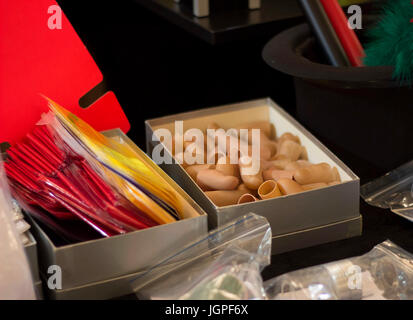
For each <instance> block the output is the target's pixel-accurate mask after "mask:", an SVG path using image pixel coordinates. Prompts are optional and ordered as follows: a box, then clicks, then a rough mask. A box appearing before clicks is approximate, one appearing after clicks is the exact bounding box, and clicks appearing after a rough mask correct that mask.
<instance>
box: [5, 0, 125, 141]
mask: <svg viewBox="0 0 413 320" xmlns="http://www.w3.org/2000/svg"><path fill="white" fill-rule="evenodd" d="M53 6H57V3H56V1H52V0H36V1H33V0H19V1H14V0H13V1H10V0H0V120H1V124H0V143H2V142H9V143H11V144H14V143H15V142H17V141H19V140H20V139H22V138H23V137H24V136H25V135H26V134H27V133H28V132H30V131H31V130H32V129H33V127H34V125H35V123H36V122H37V121H38V120H39V119H40V115H41V113H42V112H45V111H47V110H48V108H47V102H46V100H45V99H44V98H43V97H42V96H41V94H43V95H45V96H47V97H49V98H51V99H53V100H55V101H57V102H58V103H59V104H61V105H62V106H65V108H67V109H68V110H70V111H71V112H73V113H74V114H76V115H78V116H79V117H81V118H82V119H84V120H85V121H86V122H88V123H89V124H91V125H92V126H93V127H94V128H95V129H96V130H108V129H113V128H121V129H122V130H123V131H124V132H127V131H128V130H129V129H130V125H129V122H128V119H127V118H126V116H125V114H124V112H123V110H122V107H121V106H120V104H119V102H118V101H117V99H116V96H115V95H114V93H113V92H107V93H106V94H104V95H103V96H102V97H100V98H99V99H98V100H97V101H96V102H95V103H93V104H92V105H91V106H89V107H87V108H85V109H83V108H81V107H80V106H79V99H80V98H81V97H82V96H84V95H85V94H86V93H87V92H89V91H90V90H91V89H92V88H94V87H95V86H96V85H98V84H99V83H100V82H101V81H102V80H103V76H102V74H101V72H100V70H99V68H98V66H97V65H96V63H95V62H94V61H93V59H92V57H91V56H90V54H89V52H88V50H87V49H86V47H85V46H84V44H83V43H82V41H81V40H80V38H79V37H78V35H77V34H76V32H75V30H74V29H73V27H72V26H71V24H70V22H69V20H68V19H67V18H66V16H65V15H64V14H63V13H62V14H61V17H62V20H61V21H62V25H61V27H62V28H61V29H50V28H49V24H48V23H49V19H51V18H53V17H52V16H53V15H54V14H55V13H54V12H53V8H56V7H53ZM49 8H50V9H51V13H49V12H48V10H49ZM57 9H59V8H57ZM57 14H58V13H57Z"/></svg>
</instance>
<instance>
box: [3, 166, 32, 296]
mask: <svg viewBox="0 0 413 320" xmlns="http://www.w3.org/2000/svg"><path fill="white" fill-rule="evenodd" d="M14 215H15V213H14V209H13V205H12V199H11V196H10V192H9V187H8V183H7V178H6V174H5V172H4V169H3V162H2V159H1V158H0V300H5V299H35V294H34V288H33V280H32V275H31V271H30V267H29V264H28V262H27V258H26V255H25V252H24V249H23V246H22V242H21V239H20V237H19V233H18V232H17V229H16V225H15V223H14V221H13V219H14Z"/></svg>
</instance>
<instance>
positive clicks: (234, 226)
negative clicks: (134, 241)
mask: <svg viewBox="0 0 413 320" xmlns="http://www.w3.org/2000/svg"><path fill="white" fill-rule="evenodd" d="M271 239H272V236H271V228H270V225H269V223H268V221H267V220H266V219H265V218H264V217H261V216H257V215H255V214H249V215H246V216H243V217H241V218H239V219H237V220H235V221H233V222H231V223H229V224H227V225H225V226H223V227H220V228H218V229H216V230H214V231H211V232H210V233H209V235H208V236H207V237H205V238H201V239H199V240H198V241H196V242H194V243H192V244H190V245H188V246H187V247H186V248H184V249H182V250H180V251H179V252H177V253H175V254H173V255H171V256H170V257H168V258H167V259H165V260H164V261H162V262H161V263H159V264H158V265H156V266H154V267H153V268H151V269H150V270H149V271H147V272H146V273H145V274H143V275H142V276H140V277H138V278H136V279H135V280H134V281H133V282H132V287H133V289H134V291H135V293H136V295H137V297H138V298H139V299H152V300H167V299H168V300H169V299H172V300H178V299H191V300H195V299H202V300H203V299H211V300H212V299H218V300H222V299H243V300H244V299H263V298H264V297H265V296H264V291H263V286H262V278H261V275H260V272H261V270H262V269H263V268H264V267H265V266H267V265H269V264H270V259H271Z"/></svg>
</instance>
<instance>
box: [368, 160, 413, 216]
mask: <svg viewBox="0 0 413 320" xmlns="http://www.w3.org/2000/svg"><path fill="white" fill-rule="evenodd" d="M360 194H361V196H362V198H363V199H364V200H365V201H366V202H367V203H368V204H370V205H372V206H376V207H379V208H384V209H391V211H393V212H394V213H396V214H398V215H399V216H401V217H403V218H406V219H408V220H410V221H413V161H410V162H408V163H406V164H404V165H402V166H401V167H399V168H397V169H395V170H393V171H390V172H389V173H387V174H386V175H384V176H382V177H380V178H378V179H376V180H373V181H371V182H369V183H367V184H365V185H363V186H362V187H361V189H360Z"/></svg>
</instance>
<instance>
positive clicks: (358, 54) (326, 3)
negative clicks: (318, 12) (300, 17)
mask: <svg viewBox="0 0 413 320" xmlns="http://www.w3.org/2000/svg"><path fill="white" fill-rule="evenodd" d="M320 1H321V3H322V4H323V7H324V10H325V12H326V14H327V16H328V18H329V19H330V22H331V24H332V26H333V28H334V30H335V31H336V33H337V36H338V37H339V39H340V42H341V44H342V46H343V48H344V51H345V52H346V54H347V56H348V58H349V60H350V63H351V64H352V66H353V67H361V66H363V58H364V57H365V53H364V49H363V47H362V45H361V43H360V40H359V39H358V37H357V35H356V33H355V32H354V30H353V29H351V28H350V27H349V26H348V20H347V16H346V14H345V13H344V11H343V8H341V6H340V4H339V3H338V1H337V0H320Z"/></svg>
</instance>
